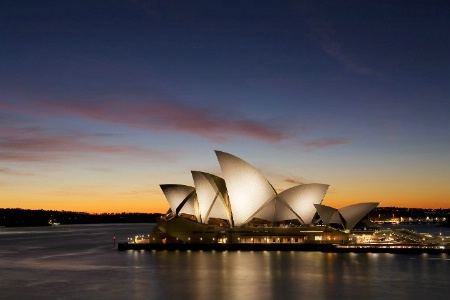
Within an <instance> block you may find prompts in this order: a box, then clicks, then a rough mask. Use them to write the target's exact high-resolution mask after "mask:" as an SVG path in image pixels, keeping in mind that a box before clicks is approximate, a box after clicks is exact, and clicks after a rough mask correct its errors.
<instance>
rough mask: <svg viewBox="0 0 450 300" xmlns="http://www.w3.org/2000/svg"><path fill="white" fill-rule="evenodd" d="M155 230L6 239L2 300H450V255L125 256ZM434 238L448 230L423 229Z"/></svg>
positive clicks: (94, 228) (1, 249)
mask: <svg viewBox="0 0 450 300" xmlns="http://www.w3.org/2000/svg"><path fill="white" fill-rule="evenodd" d="M416 226H417V225H416ZM151 227H152V225H149V224H108V225H74V226H70V229H65V228H64V227H63V226H61V227H59V228H50V227H48V228H27V229H14V230H11V229H8V230H7V231H0V297H1V299H31V298H33V299H100V298H104V299H177V298H178V299H182V300H185V299H261V300H264V299H354V298H357V297H358V298H362V299H407V298H412V299H417V298H421V297H426V298H428V299H447V298H448V294H449V292H450V288H449V287H448V283H449V282H450V255H446V254H442V255H426V254H423V255H399V254H397V255H395V254H372V253H367V254H354V253H341V254H332V253H321V252H206V251H198V252H196V251H187V252H176V251H174V252H168V251H161V252H152V251H148V252H146V251H123V252H122V251H117V246H116V245H114V243H113V236H116V239H117V240H118V241H119V240H120V241H125V240H126V238H127V237H128V236H131V235H133V234H135V233H147V232H149V231H150V229H151ZM430 229H433V230H436V231H437V232H439V230H440V229H436V228H435V227H434V226H433V227H427V228H425V229H423V228H419V229H417V228H416V230H417V231H419V232H431V231H432V230H430ZM445 230H448V229H445ZM443 234H444V233H443Z"/></svg>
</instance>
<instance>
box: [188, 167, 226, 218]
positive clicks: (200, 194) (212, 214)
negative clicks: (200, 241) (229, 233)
mask: <svg viewBox="0 0 450 300" xmlns="http://www.w3.org/2000/svg"><path fill="white" fill-rule="evenodd" d="M192 178H193V179H194V184H195V189H196V191H197V199H198V204H199V213H200V218H201V222H203V223H207V222H208V219H209V218H220V219H225V220H228V221H229V222H230V224H231V211H230V205H229V202H228V197H227V194H226V193H227V190H226V186H225V181H224V180H223V179H222V178H220V177H218V176H215V175H212V174H209V173H205V172H200V171H192Z"/></svg>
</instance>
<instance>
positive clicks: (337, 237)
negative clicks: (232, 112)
mask: <svg viewBox="0 0 450 300" xmlns="http://www.w3.org/2000/svg"><path fill="white" fill-rule="evenodd" d="M215 153H216V156H217V159H218V161H219V165H220V168H221V170H222V175H223V178H222V177H219V176H216V175H213V174H209V173H205V172H201V171H192V178H193V183H194V185H193V186H186V185H179V184H162V185H161V189H162V191H163V193H164V195H165V197H166V199H167V201H168V203H169V205H170V209H169V211H168V213H167V214H166V215H165V216H164V217H163V218H161V220H159V222H158V225H157V227H156V228H155V230H154V232H153V233H152V234H151V235H150V236H149V238H148V239H146V242H150V243H153V242H154V243H237V244H242V243H290V244H304V243H323V242H327V241H330V242H332V243H346V242H347V241H348V240H349V239H350V235H349V232H350V230H352V229H353V228H354V226H355V225H356V224H357V223H358V222H359V221H360V220H361V219H362V218H364V216H366V215H367V214H368V213H369V212H370V211H371V210H372V209H373V208H375V207H376V206H377V205H378V204H379V203H375V202H368V203H359V204H354V205H350V206H346V207H343V208H340V209H336V208H333V207H330V206H326V205H322V204H321V203H322V201H323V199H324V197H325V194H326V192H327V190H328V187H329V185H327V184H321V183H311V184H301V185H298V186H294V187H292V188H290V189H287V190H285V191H282V192H280V193H278V192H277V191H276V190H275V189H274V187H273V186H272V184H271V183H270V182H269V181H268V180H267V179H266V178H265V177H264V176H263V175H262V174H261V173H260V172H259V171H258V170H257V169H256V168H255V167H253V166H252V165H250V164H249V163H247V162H246V161H244V160H242V159H240V158H238V157H236V156H234V155H231V154H229V153H225V152H222V151H215Z"/></svg>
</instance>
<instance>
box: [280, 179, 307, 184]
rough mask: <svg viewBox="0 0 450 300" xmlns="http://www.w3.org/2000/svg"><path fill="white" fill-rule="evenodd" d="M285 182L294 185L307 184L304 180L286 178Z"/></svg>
mask: <svg viewBox="0 0 450 300" xmlns="http://www.w3.org/2000/svg"><path fill="white" fill-rule="evenodd" d="M284 181H285V182H288V183H293V184H295V185H300V184H305V183H304V182H303V181H302V180H298V179H294V178H285V179H284Z"/></svg>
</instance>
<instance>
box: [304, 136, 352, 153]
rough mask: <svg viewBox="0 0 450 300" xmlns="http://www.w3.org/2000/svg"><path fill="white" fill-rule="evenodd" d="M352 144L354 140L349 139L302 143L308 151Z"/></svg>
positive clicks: (329, 139) (327, 139)
mask: <svg viewBox="0 0 450 300" xmlns="http://www.w3.org/2000/svg"><path fill="white" fill-rule="evenodd" d="M351 142H352V140H351V139H349V138H325V139H318V140H312V141H303V142H301V144H302V145H303V146H304V147H306V148H307V149H308V150H313V149H316V148H326V147H333V146H338V145H346V144H350V143H351Z"/></svg>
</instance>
